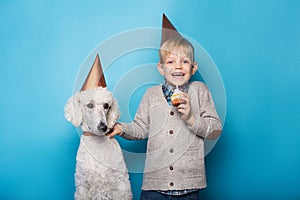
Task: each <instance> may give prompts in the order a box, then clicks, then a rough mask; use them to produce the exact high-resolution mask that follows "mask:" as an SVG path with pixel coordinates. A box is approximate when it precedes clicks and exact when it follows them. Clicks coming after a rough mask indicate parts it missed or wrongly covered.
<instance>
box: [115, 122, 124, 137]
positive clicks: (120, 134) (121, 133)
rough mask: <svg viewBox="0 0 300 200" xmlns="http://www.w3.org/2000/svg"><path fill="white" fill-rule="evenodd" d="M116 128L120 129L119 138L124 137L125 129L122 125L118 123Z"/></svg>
mask: <svg viewBox="0 0 300 200" xmlns="http://www.w3.org/2000/svg"><path fill="white" fill-rule="evenodd" d="M116 126H117V127H118V128H119V130H120V133H118V135H119V136H122V135H123V127H122V124H121V123H119V122H117V123H116Z"/></svg>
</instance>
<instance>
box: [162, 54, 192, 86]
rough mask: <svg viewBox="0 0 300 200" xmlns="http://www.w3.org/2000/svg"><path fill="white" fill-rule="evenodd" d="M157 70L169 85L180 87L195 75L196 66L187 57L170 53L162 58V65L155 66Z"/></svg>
mask: <svg viewBox="0 0 300 200" xmlns="http://www.w3.org/2000/svg"><path fill="white" fill-rule="evenodd" d="M157 68H158V71H159V73H160V74H161V75H163V76H164V77H165V79H166V80H167V82H168V83H169V84H171V85H174V86H176V84H178V86H182V85H184V84H186V83H188V81H189V80H190V78H191V76H192V75H193V74H195V72H196V71H197V68H198V64H197V63H196V62H195V63H193V62H192V60H191V58H190V57H188V56H187V55H184V54H181V55H180V54H179V52H178V53H177V52H171V53H170V54H167V56H166V58H164V63H158V64H157Z"/></svg>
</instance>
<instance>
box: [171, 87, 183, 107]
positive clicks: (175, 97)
mask: <svg viewBox="0 0 300 200" xmlns="http://www.w3.org/2000/svg"><path fill="white" fill-rule="evenodd" d="M181 94H182V92H181V91H180V90H179V89H175V90H174V93H173V95H172V96H171V103H172V105H173V106H176V107H177V106H179V104H180V103H181V100H180V97H181Z"/></svg>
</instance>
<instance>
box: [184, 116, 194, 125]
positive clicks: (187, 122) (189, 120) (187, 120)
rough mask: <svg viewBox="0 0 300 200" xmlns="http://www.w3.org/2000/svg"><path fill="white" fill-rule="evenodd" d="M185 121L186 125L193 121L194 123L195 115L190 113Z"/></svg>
mask: <svg viewBox="0 0 300 200" xmlns="http://www.w3.org/2000/svg"><path fill="white" fill-rule="evenodd" d="M185 123H186V124H187V125H189V126H193V125H194V123H195V116H194V115H193V114H191V115H190V116H189V118H187V119H186V120H185Z"/></svg>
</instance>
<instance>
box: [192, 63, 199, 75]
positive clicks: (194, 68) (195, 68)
mask: <svg viewBox="0 0 300 200" xmlns="http://www.w3.org/2000/svg"><path fill="white" fill-rule="evenodd" d="M197 69H198V63H196V62H194V64H193V66H192V75H194V74H195V73H196V71H197Z"/></svg>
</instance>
